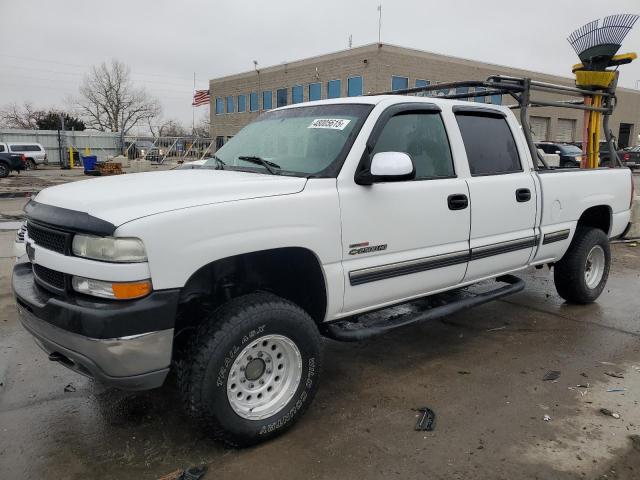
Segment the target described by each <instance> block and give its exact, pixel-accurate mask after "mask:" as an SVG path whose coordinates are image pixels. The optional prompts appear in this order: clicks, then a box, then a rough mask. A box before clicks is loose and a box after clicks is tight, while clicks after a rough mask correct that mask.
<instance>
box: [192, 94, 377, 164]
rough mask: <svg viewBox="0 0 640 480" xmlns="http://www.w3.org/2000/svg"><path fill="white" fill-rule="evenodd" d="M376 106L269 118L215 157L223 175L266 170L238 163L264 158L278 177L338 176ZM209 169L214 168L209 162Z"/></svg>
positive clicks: (292, 111) (321, 108)
mask: <svg viewBox="0 0 640 480" xmlns="http://www.w3.org/2000/svg"><path fill="white" fill-rule="evenodd" d="M372 108H373V106H372V105H359V104H340V105H318V106H309V107H296V108H288V109H285V110H276V111H272V112H267V113H265V114H264V115H262V116H261V117H259V118H258V119H257V120H256V121H254V122H253V123H250V124H249V125H247V126H246V127H245V128H243V129H242V130H241V131H240V132H239V133H238V134H237V135H236V136H234V137H233V138H232V139H231V140H230V141H229V142H228V143H226V144H225V145H224V146H223V147H222V148H221V149H220V150H218V151H217V152H216V156H217V157H218V158H219V159H220V160H222V161H223V162H224V163H225V167H224V168H225V169H227V168H229V167H230V168H231V169H233V167H240V168H242V169H252V170H254V169H255V170H259V171H260V172H261V173H262V172H263V171H264V170H265V169H264V167H263V166H261V165H256V164H255V163H250V162H248V161H246V160H240V159H239V158H238V157H242V156H253V157H260V158H262V159H263V160H265V161H267V162H271V163H270V165H271V164H275V165H278V168H274V170H275V171H276V172H277V173H282V174H289V175H298V176H309V175H318V176H335V175H336V174H337V170H336V169H339V168H340V164H341V162H342V160H343V159H344V156H346V153H347V152H348V149H349V148H350V147H351V144H352V143H353V141H354V139H355V136H356V135H357V134H358V131H359V130H360V127H361V126H362V123H363V122H364V120H365V118H366V116H367V115H368V113H369V112H370V111H371V109H372ZM204 166H205V167H216V160H215V159H210V160H208V161H207V162H206V163H205V165H204Z"/></svg>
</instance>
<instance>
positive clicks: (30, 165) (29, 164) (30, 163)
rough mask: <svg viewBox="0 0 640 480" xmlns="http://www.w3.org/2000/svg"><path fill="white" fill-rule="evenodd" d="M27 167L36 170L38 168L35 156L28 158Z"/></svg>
mask: <svg viewBox="0 0 640 480" xmlns="http://www.w3.org/2000/svg"><path fill="white" fill-rule="evenodd" d="M26 167H27V169H28V170H35V169H36V168H38V164H37V163H36V162H35V161H34V160H33V158H27V162H26Z"/></svg>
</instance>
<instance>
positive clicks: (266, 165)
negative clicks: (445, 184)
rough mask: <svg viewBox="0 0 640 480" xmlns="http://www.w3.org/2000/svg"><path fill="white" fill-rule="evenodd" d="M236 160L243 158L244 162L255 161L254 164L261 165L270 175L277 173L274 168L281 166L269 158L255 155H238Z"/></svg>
mask: <svg viewBox="0 0 640 480" xmlns="http://www.w3.org/2000/svg"><path fill="white" fill-rule="evenodd" d="M238 160H244V161H245V162H249V163H255V164H256V165H262V166H263V167H264V168H265V169H266V170H267V171H268V172H269V173H270V174H271V175H277V172H276V171H275V170H274V168H282V167H281V166H280V165H278V164H277V163H273V162H270V161H269V160H265V159H264V158H262V157H257V156H255V155H240V156H239V157H238Z"/></svg>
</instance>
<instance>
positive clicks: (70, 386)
mask: <svg viewBox="0 0 640 480" xmlns="http://www.w3.org/2000/svg"><path fill="white" fill-rule="evenodd" d="M75 391H76V387H74V386H73V384H71V383H69V384H67V385H66V386H65V387H64V393H73V392H75Z"/></svg>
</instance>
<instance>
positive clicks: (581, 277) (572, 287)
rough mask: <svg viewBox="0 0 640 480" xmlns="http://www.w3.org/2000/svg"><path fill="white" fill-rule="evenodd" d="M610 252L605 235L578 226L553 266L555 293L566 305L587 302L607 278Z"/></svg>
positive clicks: (593, 296)
mask: <svg viewBox="0 0 640 480" xmlns="http://www.w3.org/2000/svg"><path fill="white" fill-rule="evenodd" d="M610 266H611V250H610V247H609V238H608V237H607V234H606V233H604V232H603V231H602V230H600V229H598V228H587V227H578V229H577V230H576V233H575V235H574V237H573V240H572V241H571V245H570V246H569V249H568V250H567V253H565V255H564V257H562V260H560V261H559V262H557V263H556V264H555V266H554V272H553V276H554V281H555V285H556V290H557V291H558V294H559V295H560V296H561V297H562V298H564V299H565V300H566V301H567V302H570V303H579V304H584V303H591V302H593V301H595V300H596V299H597V298H598V297H599V296H600V294H601V293H602V290H603V289H604V287H605V285H606V283H607V279H608V278H609V269H610Z"/></svg>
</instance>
